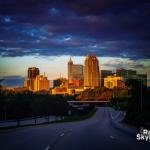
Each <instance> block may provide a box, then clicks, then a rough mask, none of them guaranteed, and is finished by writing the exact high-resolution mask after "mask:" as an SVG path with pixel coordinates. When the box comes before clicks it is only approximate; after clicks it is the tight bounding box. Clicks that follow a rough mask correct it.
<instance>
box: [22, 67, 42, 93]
mask: <svg viewBox="0 0 150 150" xmlns="http://www.w3.org/2000/svg"><path fill="white" fill-rule="evenodd" d="M39 74H40V71H39V68H36V67H30V68H28V71H27V79H25V81H24V87H25V88H27V89H28V90H31V91H33V90H34V80H35V78H36V76H38V75H39Z"/></svg>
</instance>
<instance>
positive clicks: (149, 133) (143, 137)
mask: <svg viewBox="0 0 150 150" xmlns="http://www.w3.org/2000/svg"><path fill="white" fill-rule="evenodd" d="M136 139H137V140H138V141H149V142H150V130H147V129H144V128H141V129H140V131H139V133H138V134H137V135H136Z"/></svg>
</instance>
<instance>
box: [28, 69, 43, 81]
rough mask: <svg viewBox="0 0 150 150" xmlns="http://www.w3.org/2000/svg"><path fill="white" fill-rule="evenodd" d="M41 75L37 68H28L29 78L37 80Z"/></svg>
mask: <svg viewBox="0 0 150 150" xmlns="http://www.w3.org/2000/svg"><path fill="white" fill-rule="evenodd" d="M39 74H40V71H39V68H36V67H30V68H28V78H29V79H35V78H36V76H37V75H39Z"/></svg>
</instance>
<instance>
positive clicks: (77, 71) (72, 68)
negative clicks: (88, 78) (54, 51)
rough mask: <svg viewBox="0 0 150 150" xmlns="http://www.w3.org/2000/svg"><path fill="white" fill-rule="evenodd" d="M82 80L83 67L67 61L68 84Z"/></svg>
mask: <svg viewBox="0 0 150 150" xmlns="http://www.w3.org/2000/svg"><path fill="white" fill-rule="evenodd" d="M80 80H83V65H78V64H73V61H72V60H71V58H70V60H69V61H68V83H69V84H70V83H76V82H77V81H80Z"/></svg>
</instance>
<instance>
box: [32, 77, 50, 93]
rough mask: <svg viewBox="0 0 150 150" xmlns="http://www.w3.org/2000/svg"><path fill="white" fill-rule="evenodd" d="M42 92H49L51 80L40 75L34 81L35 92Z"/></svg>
mask: <svg viewBox="0 0 150 150" xmlns="http://www.w3.org/2000/svg"><path fill="white" fill-rule="evenodd" d="M42 90H45V91H48V90H49V80H48V79H47V77H45V76H43V75H38V76H36V78H35V80H34V91H35V92H36V91H42Z"/></svg>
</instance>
